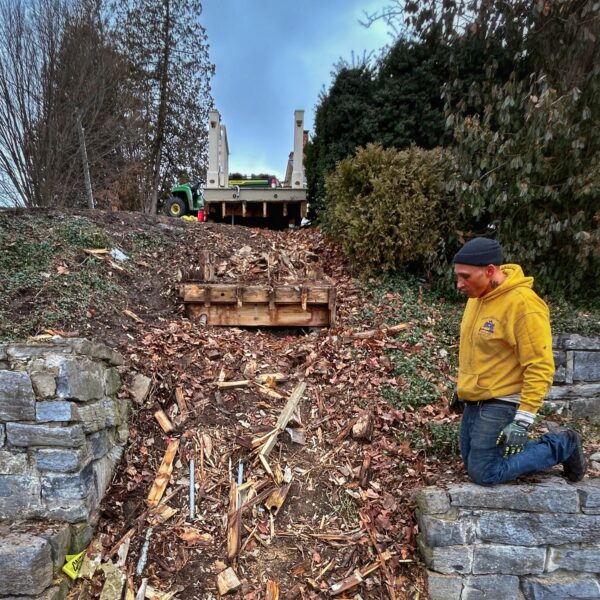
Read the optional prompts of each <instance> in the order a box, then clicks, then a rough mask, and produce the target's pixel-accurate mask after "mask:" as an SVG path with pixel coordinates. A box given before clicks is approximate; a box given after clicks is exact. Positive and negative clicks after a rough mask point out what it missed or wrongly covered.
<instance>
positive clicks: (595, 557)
mask: <svg viewBox="0 0 600 600" xmlns="http://www.w3.org/2000/svg"><path fill="white" fill-rule="evenodd" d="M558 569H564V570H566V571H583V572H584V573H600V544H589V545H581V546H579V547H576V548H571V547H559V548H550V550H549V555H548V563H547V565H546V571H548V572H550V573H551V572H553V571H556V570H558Z"/></svg>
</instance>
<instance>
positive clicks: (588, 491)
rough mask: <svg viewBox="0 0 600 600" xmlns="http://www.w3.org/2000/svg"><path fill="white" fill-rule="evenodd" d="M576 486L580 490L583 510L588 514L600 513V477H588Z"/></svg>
mask: <svg viewBox="0 0 600 600" xmlns="http://www.w3.org/2000/svg"><path fill="white" fill-rule="evenodd" d="M574 487H576V488H577V491H578V492H579V497H580V500H581V510H582V511H583V512H584V513H586V514H588V515H600V479H586V480H585V481H580V482H578V483H576V484H575V485H574Z"/></svg>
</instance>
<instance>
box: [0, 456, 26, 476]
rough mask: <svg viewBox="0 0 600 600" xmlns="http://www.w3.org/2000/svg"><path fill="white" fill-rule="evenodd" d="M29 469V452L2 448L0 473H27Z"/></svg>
mask: <svg viewBox="0 0 600 600" xmlns="http://www.w3.org/2000/svg"><path fill="white" fill-rule="evenodd" d="M28 470H29V465H28V463H27V454H25V453H24V452H19V453H17V452H10V451H8V450H0V475H25V474H26V473H27V472H28Z"/></svg>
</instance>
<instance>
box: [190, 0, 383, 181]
mask: <svg viewBox="0 0 600 600" xmlns="http://www.w3.org/2000/svg"><path fill="white" fill-rule="evenodd" d="M386 4H387V3H386V2H385V0H204V2H203V9H204V12H203V15H202V17H201V22H202V24H203V25H204V27H205V28H206V32H207V35H208V41H209V44H210V56H211V60H212V62H213V63H214V64H215V65H216V74H215V76H214V78H213V80H212V88H213V98H214V100H215V107H216V108H217V110H219V112H220V113H221V121H222V122H223V123H224V124H225V125H226V127H227V137H228V140H229V150H230V158H229V170H230V171H231V172H234V171H241V172H242V173H246V174H248V175H249V174H250V173H259V172H268V173H271V174H274V175H277V176H278V177H279V178H281V179H283V176H284V174H285V167H286V164H287V158H288V154H289V153H290V152H291V151H292V149H293V121H294V110H295V109H299V108H300V109H304V111H305V113H304V116H305V121H304V127H305V129H310V130H312V126H313V118H314V112H315V107H316V104H317V100H318V96H319V92H320V91H321V89H322V88H323V86H325V87H326V88H328V87H329V85H330V82H331V70H332V68H333V65H334V64H335V63H336V62H337V61H338V59H339V58H345V59H347V60H351V57H352V52H354V53H355V54H356V55H359V56H362V54H363V51H365V50H366V51H367V52H370V51H374V52H376V53H378V51H379V49H380V48H382V47H383V46H385V45H386V44H387V43H389V41H390V38H389V36H388V34H387V27H386V26H385V25H384V24H383V23H378V24H376V25H375V26H371V27H370V28H369V29H366V28H364V27H363V26H362V25H360V24H359V22H358V21H359V19H362V18H364V13H363V11H364V10H365V9H366V10H368V11H369V12H373V11H375V10H376V9H379V8H381V7H382V6H385V5H386Z"/></svg>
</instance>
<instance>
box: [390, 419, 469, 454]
mask: <svg viewBox="0 0 600 600" xmlns="http://www.w3.org/2000/svg"><path fill="white" fill-rule="evenodd" d="M459 430H460V424H459V423H443V422H442V423H440V422H438V421H430V422H429V423H426V424H425V426H424V427H423V428H421V429H413V430H412V431H410V432H409V433H405V434H403V435H401V436H400V437H399V441H400V442H405V441H408V442H409V444H410V446H411V448H414V449H415V450H419V451H421V452H423V453H424V454H425V455H426V456H435V457H436V458H439V459H440V460H444V459H448V458H449V457H459V456H460V445H459Z"/></svg>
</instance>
